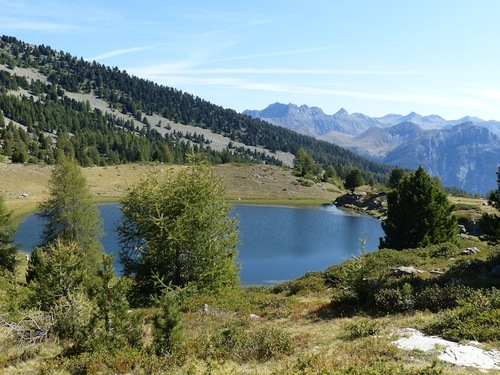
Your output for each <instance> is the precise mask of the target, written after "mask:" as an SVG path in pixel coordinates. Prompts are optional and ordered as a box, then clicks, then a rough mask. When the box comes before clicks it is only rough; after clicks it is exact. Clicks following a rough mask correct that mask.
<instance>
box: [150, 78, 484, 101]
mask: <svg viewBox="0 0 500 375" xmlns="http://www.w3.org/2000/svg"><path fill="white" fill-rule="evenodd" d="M149 78H150V79H153V80H154V81H156V82H159V83H162V84H165V85H176V86H177V87H183V86H184V87H185V86H209V87H223V88H227V89H230V90H232V89H235V90H248V91H260V92H273V93H278V94H281V95H286V94H293V95H301V96H304V97H305V96H311V97H312V96H314V97H326V98H332V97H340V98H353V99H362V100H368V101H378V102H394V103H413V104H431V105H433V106H440V107H463V108H469V109H493V108H494V106H493V105H492V103H490V102H488V101H485V100H481V98H480V97H476V96H473V95H470V96H465V97H464V96H462V95H459V96H456V95H455V96H450V95H449V93H444V92H442V93H439V92H419V93H418V92H417V93H413V92H411V93H410V92H409V91H408V90H405V89H399V90H396V89H395V90H392V91H391V92H385V91H378V90H376V89H374V90H366V89H365V90H355V89H352V90H341V89H335V88H322V87H314V86H300V85H286V84H276V83H263V82H254V81H250V80H244V79H239V78H227V77H225V78H221V77H213V78H206V77H193V76H179V75H156V76H155V75H153V76H149Z"/></svg>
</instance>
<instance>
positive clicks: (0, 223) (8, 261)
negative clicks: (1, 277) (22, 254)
mask: <svg viewBox="0 0 500 375" xmlns="http://www.w3.org/2000/svg"><path fill="white" fill-rule="evenodd" d="M15 233H16V225H15V223H14V221H13V219H12V212H10V211H7V207H6V206H5V198H4V197H3V196H2V195H0V274H2V273H5V272H6V271H7V272H14V270H15V268H16V254H17V248H16V247H15V246H14V245H13V244H12V241H13V240H14V234H15Z"/></svg>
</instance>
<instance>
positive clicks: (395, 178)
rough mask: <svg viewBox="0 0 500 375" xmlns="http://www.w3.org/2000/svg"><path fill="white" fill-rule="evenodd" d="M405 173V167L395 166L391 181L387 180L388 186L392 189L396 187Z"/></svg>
mask: <svg viewBox="0 0 500 375" xmlns="http://www.w3.org/2000/svg"><path fill="white" fill-rule="evenodd" d="M404 175H405V170H404V169H403V168H394V169H393V170H392V172H391V175H390V176H389V181H387V186H388V187H389V188H391V189H396V188H397V187H398V185H399V181H401V179H402V178H403V177H404Z"/></svg>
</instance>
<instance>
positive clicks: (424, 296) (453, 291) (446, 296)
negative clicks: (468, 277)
mask: <svg viewBox="0 0 500 375" xmlns="http://www.w3.org/2000/svg"><path fill="white" fill-rule="evenodd" d="M471 292H472V289H471V288H469V287H467V286H465V285H463V284H461V283H458V282H453V281H452V282H448V283H446V284H444V285H439V284H431V285H428V286H426V287H424V288H423V289H422V290H421V291H420V292H419V293H418V294H417V296H416V308H418V309H419V310H430V311H432V312H437V311H440V310H444V309H450V308H454V307H455V306H456V305H457V302H458V301H459V300H461V299H464V298H467V297H468V296H469V295H470V293H471Z"/></svg>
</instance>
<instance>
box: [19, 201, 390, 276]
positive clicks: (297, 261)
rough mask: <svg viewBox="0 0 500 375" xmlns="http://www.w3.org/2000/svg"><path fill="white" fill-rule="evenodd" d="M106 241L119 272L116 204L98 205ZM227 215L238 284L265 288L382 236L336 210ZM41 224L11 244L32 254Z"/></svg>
mask: <svg viewBox="0 0 500 375" xmlns="http://www.w3.org/2000/svg"><path fill="white" fill-rule="evenodd" d="M99 209H100V211H101V216H102V218H103V222H104V231H105V233H106V234H105V236H104V238H103V239H102V244H103V246H104V249H105V251H106V252H107V253H110V254H114V255H115V264H114V265H115V269H116V271H117V272H120V271H121V265H120V263H119V259H118V253H119V250H120V247H119V243H118V238H117V235H116V233H115V231H114V229H115V225H116V223H117V222H118V221H119V220H120V217H121V212H120V210H119V208H118V204H105V205H100V206H99ZM232 214H233V215H236V217H237V218H238V221H239V229H240V241H241V243H240V245H239V246H238V250H239V256H238V261H239V262H240V263H241V271H240V279H241V283H242V285H267V284H274V283H277V282H280V281H283V280H288V279H293V278H297V277H300V276H301V275H303V274H304V273H306V272H308V271H321V270H324V269H325V268H327V267H328V266H330V265H332V264H337V263H340V262H342V261H344V260H345V259H347V258H349V257H350V256H351V255H358V254H359V251H360V248H361V245H360V243H361V240H366V250H367V251H373V250H376V249H377V247H378V244H379V238H380V237H382V236H383V235H384V233H383V231H382V227H381V225H380V222H379V221H378V220H376V219H374V218H372V217H369V216H366V215H353V214H351V213H348V212H346V211H343V210H340V209H338V208H336V207H335V206H321V207H306V208H303V207H300V208H297V207H282V206H254V205H235V206H233V210H232ZM42 225H43V223H42V221H41V220H40V219H39V218H38V217H37V216H36V215H31V216H28V217H27V218H26V219H25V220H24V221H23V222H22V223H21V224H20V225H19V228H18V230H17V232H16V236H15V239H14V241H15V243H19V242H20V243H21V246H20V247H21V250H23V251H25V252H31V250H32V249H33V246H35V245H36V244H37V242H38V241H39V236H40V232H41V230H42Z"/></svg>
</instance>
